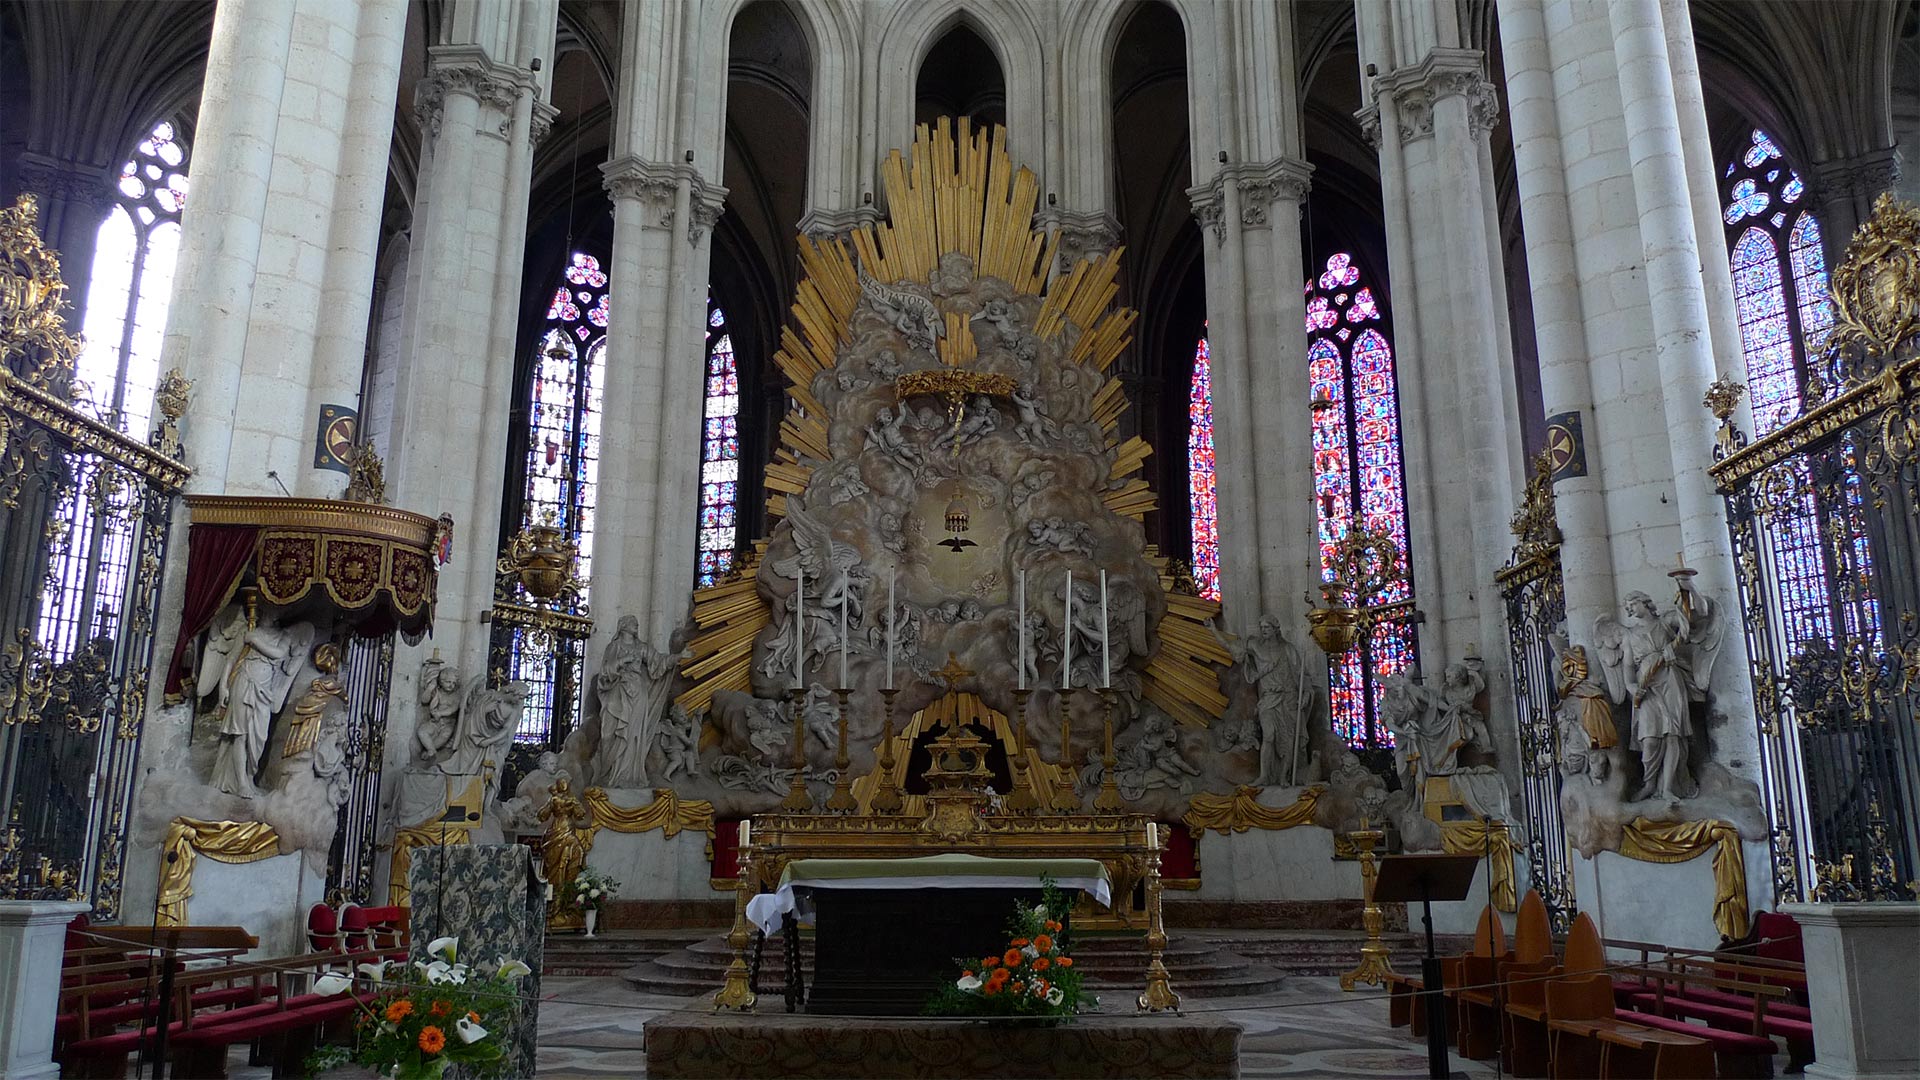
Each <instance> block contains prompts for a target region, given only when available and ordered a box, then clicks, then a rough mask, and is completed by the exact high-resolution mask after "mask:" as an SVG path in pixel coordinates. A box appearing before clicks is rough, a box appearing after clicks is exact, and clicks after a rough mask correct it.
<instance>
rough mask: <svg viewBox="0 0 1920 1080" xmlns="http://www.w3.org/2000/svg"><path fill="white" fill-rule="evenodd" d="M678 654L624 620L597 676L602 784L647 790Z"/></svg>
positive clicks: (631, 620)
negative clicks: (656, 645) (645, 637)
mask: <svg viewBox="0 0 1920 1080" xmlns="http://www.w3.org/2000/svg"><path fill="white" fill-rule="evenodd" d="M674 659H675V657H674V655H673V654H672V653H669V652H665V651H663V650H660V649H656V648H654V647H653V645H652V644H651V643H650V642H645V641H642V640H640V620H638V619H636V618H634V617H633V616H632V615H622V616H621V617H620V622H619V625H618V626H617V627H616V628H615V630H614V634H613V640H612V641H610V642H608V643H607V651H606V652H605V653H603V654H602V655H601V658H600V670H599V672H598V673H596V674H595V675H594V677H593V685H594V688H595V689H596V690H597V691H599V694H600V755H599V757H600V762H599V764H600V770H599V771H600V777H599V780H600V784H601V786H602V787H616V788H625V787H646V786H647V785H648V784H650V783H651V782H652V781H651V780H650V779H649V778H648V776H647V754H648V753H649V752H651V751H652V749H653V743H654V738H655V736H656V734H657V732H658V728H659V723H660V716H661V714H662V713H664V712H665V711H666V708H667V695H668V693H669V692H670V691H672V689H673V675H674V671H673V662H674Z"/></svg>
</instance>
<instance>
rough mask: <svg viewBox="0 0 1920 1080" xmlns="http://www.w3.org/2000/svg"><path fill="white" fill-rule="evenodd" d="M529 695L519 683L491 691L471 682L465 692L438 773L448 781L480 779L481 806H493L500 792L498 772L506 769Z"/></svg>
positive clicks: (480, 684)
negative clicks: (464, 700)
mask: <svg viewBox="0 0 1920 1080" xmlns="http://www.w3.org/2000/svg"><path fill="white" fill-rule="evenodd" d="M531 692H532V688H531V687H529V686H528V685H527V684H526V683H523V682H512V683H508V684H507V685H505V686H502V687H498V688H492V687H488V686H487V685H486V683H485V681H484V680H482V679H475V680H474V682H473V686H472V687H471V688H470V689H469V690H468V691H467V703H466V706H465V707H464V708H462V709H461V710H460V725H459V729H458V731H457V732H456V734H455V736H454V740H453V746H452V749H451V751H450V752H449V753H448V754H447V755H446V758H445V762H444V764H443V765H442V771H444V772H445V773H446V774H447V775H448V776H450V777H474V776H479V777H483V778H484V781H485V782H484V783H483V785H482V787H481V791H482V802H481V805H482V806H491V805H493V800H494V797H495V795H496V793H497V792H498V791H499V789H500V770H501V769H502V768H504V767H505V766H506V762H507V751H508V750H510V749H512V748H513V733H514V730H515V729H516V728H518V727H519V725H520V717H521V714H522V713H524V712H525V711H526V708H527V695H528V694H529V693H531Z"/></svg>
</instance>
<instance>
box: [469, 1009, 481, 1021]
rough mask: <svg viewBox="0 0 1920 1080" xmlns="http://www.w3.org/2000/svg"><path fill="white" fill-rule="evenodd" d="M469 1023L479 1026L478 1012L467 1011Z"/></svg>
mask: <svg viewBox="0 0 1920 1080" xmlns="http://www.w3.org/2000/svg"><path fill="white" fill-rule="evenodd" d="M467 1021H468V1022H469V1023H474V1024H477V1023H479V1022H480V1014H479V1013H477V1012H474V1011H473V1010H472V1009H468V1010H467Z"/></svg>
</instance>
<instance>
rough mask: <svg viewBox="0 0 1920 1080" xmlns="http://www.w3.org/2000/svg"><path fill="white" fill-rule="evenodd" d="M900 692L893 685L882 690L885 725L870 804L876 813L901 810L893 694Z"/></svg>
mask: <svg viewBox="0 0 1920 1080" xmlns="http://www.w3.org/2000/svg"><path fill="white" fill-rule="evenodd" d="M897 693H899V691H898V690H895V689H893V688H891V687H889V688H887V689H885V690H882V691H880V694H881V696H882V697H884V698H885V699H886V721H885V726H883V727H882V728H881V729H880V754H879V758H878V760H877V761H876V762H875V766H876V772H877V773H878V775H877V777H876V780H877V781H878V782H877V783H876V784H874V787H873V798H872V799H871V800H870V801H869V802H868V804H867V805H868V806H869V807H871V808H872V811H873V812H874V813H876V814H897V813H899V812H900V806H901V800H900V785H899V784H896V783H894V780H893V695H895V694H897Z"/></svg>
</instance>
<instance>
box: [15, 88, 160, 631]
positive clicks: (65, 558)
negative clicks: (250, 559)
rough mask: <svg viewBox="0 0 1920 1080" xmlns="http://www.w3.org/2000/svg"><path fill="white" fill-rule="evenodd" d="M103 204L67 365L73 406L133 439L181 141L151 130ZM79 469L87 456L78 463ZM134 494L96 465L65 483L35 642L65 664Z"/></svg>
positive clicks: (110, 614) (149, 410)
mask: <svg viewBox="0 0 1920 1080" xmlns="http://www.w3.org/2000/svg"><path fill="white" fill-rule="evenodd" d="M114 195H115V198H114V203H113V208H112V209H111V210H110V211H108V213H107V218H106V220H105V221H103V222H101V224H100V229H99V231H98V233H96V234H95V248H94V256H93V273H92V276H91V277H90V279H89V280H88V282H87V292H86V307H85V309H84V313H83V314H82V316H81V336H82V340H83V341H84V342H85V346H84V347H83V348H82V349H81V351H80V355H79V357H78V358H77V359H76V360H75V363H74V378H75V381H76V382H77V383H78V384H79V388H80V392H79V400H80V401H81V402H82V405H83V407H85V408H88V409H90V410H91V411H92V412H93V413H94V415H96V416H98V417H99V418H100V419H101V420H103V421H105V422H107V423H109V424H112V425H113V426H115V427H117V428H119V429H120V430H121V431H124V432H126V433H128V434H130V435H132V436H134V437H135V438H141V439H144V438H146V437H147V434H148V430H149V426H150V425H149V421H150V420H151V418H152V414H153V392H154V388H155V386H157V385H158V383H159V381H160V339H161V334H162V332H163V331H164V330H165V329H166V325H167V303H168V300H169V297H170V294H171V292H172V289H173V268H174V262H175V258H176V257H177V256H178V254H179V251H180V211H181V210H182V209H183V208H184V207H185V206H186V201H187V145H186V143H185V142H184V141H183V140H182V139H181V138H180V134H179V132H178V131H177V130H176V129H175V128H174V126H173V124H171V123H169V122H167V121H164V120H163V121H161V122H160V123H157V124H155V125H154V126H153V127H152V128H151V129H150V130H149V131H148V132H147V134H146V136H145V137H144V138H142V139H141V140H140V141H139V142H138V143H137V144H135V146H134V149H133V153H132V154H131V155H130V156H129V157H128V158H127V160H126V161H125V163H123V164H122V165H121V166H120V175H119V176H118V177H116V178H115V179H114ZM88 460H89V461H90V462H91V461H92V460H93V459H88ZM138 498H139V496H138V489H137V488H129V487H127V486H125V485H124V484H119V483H115V482H114V479H113V477H111V476H110V475H107V474H105V473H102V472H100V471H99V469H98V463H97V462H93V463H92V464H89V465H88V466H87V468H86V469H85V470H82V474H81V475H77V476H75V477H73V486H72V488H71V489H69V490H68V492H67V493H66V495H65V496H64V498H63V500H62V501H63V506H62V508H61V510H60V511H59V513H57V514H56V515H55V519H56V520H58V521H61V522H64V523H65V524H66V525H67V527H68V530H69V531H68V533H67V537H68V542H67V543H66V544H64V545H61V546H60V554H59V555H58V556H57V558H56V561H55V563H54V565H52V566H51V567H49V569H48V581H47V596H46V602H45V603H44V604H43V605H42V608H41V611H42V615H41V625H40V627H39V632H38V636H39V639H40V640H41V641H42V642H43V643H45V644H46V646H47V648H48V650H49V652H50V653H51V654H52V656H53V659H54V660H56V661H59V660H64V659H65V658H66V657H68V656H69V655H71V654H72V653H73V652H74V651H75V650H76V649H78V648H80V647H81V646H82V645H84V644H85V643H86V642H87V641H89V640H92V639H94V638H98V637H102V636H105V637H112V636H114V635H115V634H116V628H117V625H118V623H119V620H120V615H121V609H122V607H123V605H124V598H125V594H126V589H127V567H128V566H129V565H130V559H131V555H132V545H133V543H134V539H135V536H134V534H135V531H136V525H137V522H136V521H135V520H134V519H135V516H136V515H137V513H138V511H139V505H138Z"/></svg>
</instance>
